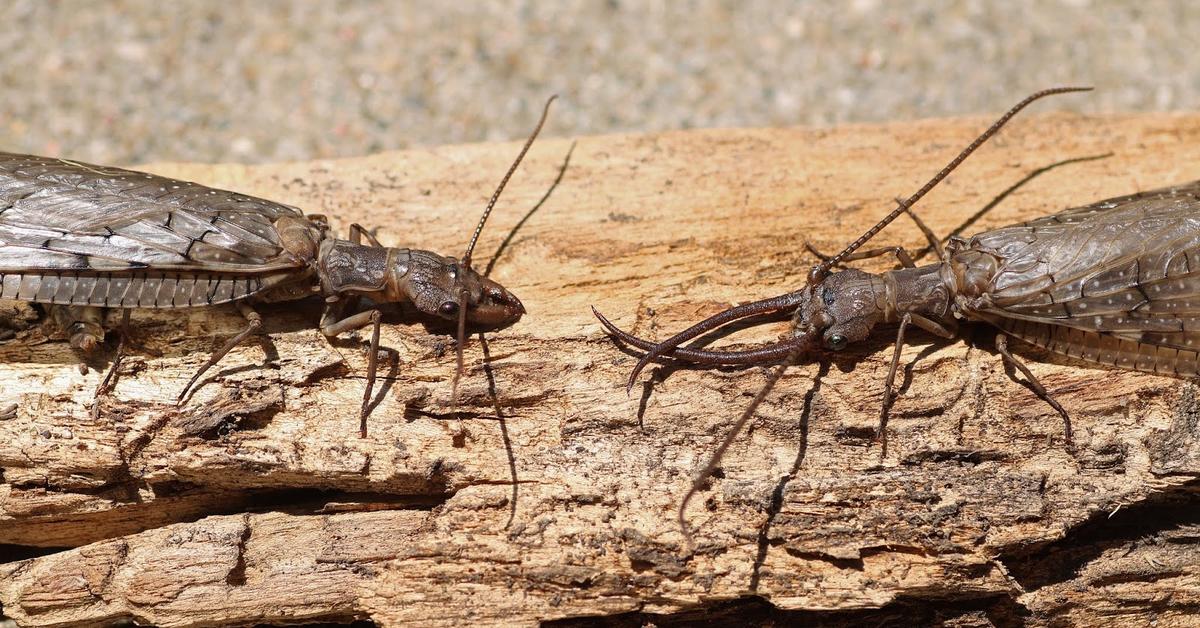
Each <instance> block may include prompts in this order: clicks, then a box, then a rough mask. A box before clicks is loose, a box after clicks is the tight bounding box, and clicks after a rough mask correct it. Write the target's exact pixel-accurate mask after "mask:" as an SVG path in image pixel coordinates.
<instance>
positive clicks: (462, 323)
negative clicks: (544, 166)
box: [450, 94, 558, 406]
mask: <svg viewBox="0 0 1200 628" xmlns="http://www.w3.org/2000/svg"><path fill="white" fill-rule="evenodd" d="M556 98H558V94H554V95H553V96H551V97H550V98H547V99H546V104H545V106H543V107H542V117H541V118H538V123H537V126H536V127H534V128H533V133H532V134H530V135H529V139H527V140H525V145H524V146H522V147H521V152H520V153H518V154H517V159H516V160H515V161H513V164H512V165H511V166H509V168H508V172H506V173H504V178H503V179H500V185H498V186H497V187H496V191H495V192H493V193H492V200H490V201H488V204H487V207H485V208H484V210H483V215H482V216H480V217H479V224H478V225H475V233H473V234H471V241H470V243H468V244H467V252H466V253H464V254H463V258H462V268H460V269H459V271H458V277H457V279H456V281H457V282H458V284H459V288H458V351H456V362H457V363H456V365H455V369H454V380H453V381H452V382H451V384H450V405H451V406H454V405H456V404H457V403H458V380H459V379H460V378H461V377H462V371H463V345H464V344H466V341H467V335H466V332H467V291H466V289H464V288H463V287H462V278H463V277H464V276H465V274H466V272H467V271H469V270H470V269H471V253H472V252H473V251H474V250H475V243H476V242H478V241H479V234H481V233H483V225H484V224H485V223H486V222H487V219H488V216H490V215H491V213H492V208H493V207H495V206H496V201H498V200H500V193H501V192H503V191H504V186H506V185H508V180H509V179H511V178H512V176H513V173H514V172H516V171H517V166H520V165H521V160H522V159H524V158H525V153H528V152H529V147H530V146H533V140H535V139H537V136H538V133H541V132H542V125H544V124H546V116H548V115H549V114H550V104H551V103H553V102H554V100H555V99H556Z"/></svg>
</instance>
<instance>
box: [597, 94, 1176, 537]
mask: <svg viewBox="0 0 1200 628" xmlns="http://www.w3.org/2000/svg"><path fill="white" fill-rule="evenodd" d="M1090 89H1091V88H1084V87H1061V88H1054V89H1048V90H1044V91H1040V92H1037V93H1035V94H1032V95H1031V96H1029V97H1027V98H1025V99H1024V100H1022V101H1021V102H1020V103H1018V104H1017V105H1016V106H1014V107H1013V108H1012V109H1010V110H1009V111H1008V112H1006V113H1005V114H1004V115H1003V116H1001V117H1000V118H999V119H998V120H996V122H995V123H993V124H992V125H991V126H990V127H989V128H988V129H987V130H986V131H984V133H983V134H981V135H980V136H979V137H978V138H976V139H975V141H974V142H972V143H971V144H970V145H969V146H967V148H965V149H964V150H963V151H962V152H961V153H959V155H958V156H957V157H955V158H954V159H953V160H951V161H950V163H949V164H947V166H946V167H945V168H943V169H942V170H941V171H940V172H938V173H937V175H935V176H934V177H933V178H932V179H931V180H930V181H929V182H928V183H926V184H925V185H924V186H923V187H921V188H920V189H919V190H918V191H917V192H916V193H914V194H913V195H912V196H910V197H909V198H907V199H904V200H899V201H898V205H897V207H896V208H895V209H893V210H892V211H891V212H890V213H889V214H888V215H887V216H886V217H884V219H883V220H881V221H879V222H878V223H877V224H876V225H875V226H873V227H871V228H870V229H869V230H867V231H866V232H865V233H864V234H863V235H862V236H860V237H859V238H858V239H856V240H854V241H853V242H852V243H851V244H850V245H849V246H847V247H846V248H845V249H843V250H842V251H841V252H840V253H838V254H837V255H834V256H830V257H825V258H824V261H822V262H821V263H820V264H819V265H817V266H815V267H813V268H812V270H811V271H810V272H809V274H808V281H807V282H806V285H805V286H804V287H802V288H800V289H799V290H796V291H794V292H789V293H786V294H783V295H779V296H776V297H772V298H769V299H763V300H760V301H754V302H752V303H746V304H743V305H739V306H736V307H732V308H729V309H727V310H725V311H723V312H720V313H718V314H715V315H713V316H711V317H709V318H708V319H705V320H704V321H701V322H700V323H697V324H695V325H693V326H692V327H690V328H688V329H687V330H685V331H683V332H681V333H679V334H677V335H675V336H672V337H670V338H668V339H667V340H664V341H662V342H657V343H656V342H651V341H648V340H645V339H643V338H639V337H637V336H634V335H632V334H629V333H628V332H625V331H623V330H621V329H620V328H618V327H617V326H615V325H614V324H613V323H611V322H610V321H609V320H608V319H607V318H605V317H604V316H603V315H602V314H600V312H599V311H596V310H595V308H593V312H595V314H596V316H597V317H598V318H599V320H600V322H601V323H602V324H603V325H604V327H605V328H606V329H607V330H608V332H609V333H610V334H612V335H613V336H614V337H615V338H616V339H618V340H619V341H621V342H623V343H625V344H627V345H629V346H632V347H636V348H638V349H641V350H643V351H645V354H644V355H642V356H641V359H640V360H639V361H638V363H637V366H636V367H634V369H633V372H632V374H631V375H630V377H629V380H628V387H632V385H633V383H634V382H635V381H636V379H637V376H638V374H639V373H640V372H641V370H642V369H643V368H644V367H645V366H646V365H648V364H649V363H651V362H656V361H673V362H682V363H694V364H707V365H713V364H732V365H739V364H740V365H758V364H778V367H777V368H776V369H775V370H774V371H772V372H771V374H770V375H769V376H768V378H767V382H766V384H765V385H764V386H763V388H762V389H760V390H759V392H758V393H757V394H756V395H755V397H754V398H753V400H752V401H751V403H750V405H749V406H748V407H747V408H746V409H745V411H744V412H743V413H742V415H741V416H740V417H739V419H738V420H737V421H736V422H735V423H734V426H733V427H732V428H731V429H730V432H729V434H728V435H727V436H726V438H725V439H724V440H723V441H722V443H721V444H720V445H719V446H718V447H717V449H716V450H715V451H714V453H713V455H712V456H711V457H710V458H709V460H708V462H707V464H706V465H705V467H704V468H703V469H702V470H701V471H700V473H699V474H697V475H696V476H695V478H694V479H693V482H692V485H691V488H690V489H689V491H688V492H687V494H686V496H685V497H684V499H683V501H682V503H681V504H680V509H679V521H680V525H681V527H682V529H683V530H684V531H685V533H686V531H687V526H686V522H685V521H684V518H683V513H684V509H685V508H686V506H687V503H688V500H690V499H691V497H693V496H694V495H695V493H696V492H697V491H699V490H700V489H701V488H702V486H703V483H704V482H705V480H707V478H708V476H709V475H710V474H711V473H712V472H713V471H714V470H715V469H716V467H717V465H718V464H719V462H720V459H721V456H722V455H723V454H724V452H725V451H726V449H728V447H729V446H730V444H731V443H732V442H733V440H734V438H735V437H736V435H737V434H738V432H740V430H741V429H742V428H743V427H744V426H745V424H746V423H747V422H748V421H749V420H750V418H751V417H752V416H753V415H754V413H755V411H756V410H757V408H758V406H759V405H760V404H761V403H762V401H763V399H764V398H765V396H766V395H767V394H768V393H769V392H770V390H771V388H772V387H773V386H774V385H775V384H776V383H777V382H778V381H779V379H780V378H781V377H782V376H783V373H784V371H785V370H786V369H787V368H788V366H790V365H791V364H794V363H796V362H797V361H798V360H799V359H801V358H802V357H804V356H806V355H809V354H812V353H816V352H819V351H820V350H822V349H825V350H830V351H839V350H841V349H844V348H845V347H847V346H848V345H850V344H851V343H855V342H860V341H863V340H865V339H867V337H868V336H869V335H870V334H871V332H872V330H873V329H874V328H875V326H876V325H879V324H882V323H890V324H896V325H897V326H898V329H897V332H896V340H895V346H894V349H893V352H892V357H891V361H890V366H889V369H888V372H887V376H886V378H885V381H884V393H883V403H882V406H881V408H880V413H879V432H878V438H879V440H880V443H881V453H882V454H883V455H886V447H887V418H888V412H889V409H890V407H891V405H892V402H893V398H894V392H893V384H894V381H895V377H896V371H897V368H898V365H899V363H900V352H901V349H902V347H903V345H904V338H905V333H906V332H907V330H908V328H909V327H910V326H916V327H918V328H920V329H923V330H925V331H927V332H929V333H931V334H933V335H935V336H939V337H943V338H954V337H956V335H957V332H958V328H959V324H960V323H961V322H962V321H978V322H984V323H988V324H990V325H992V326H994V327H996V328H997V330H998V331H997V336H996V349H997V351H998V353H1000V355H1001V356H1002V358H1003V360H1004V361H1005V362H1006V363H1008V364H1010V365H1011V366H1013V367H1014V368H1015V369H1017V370H1018V371H1020V372H1021V374H1022V375H1024V376H1025V378H1026V379H1027V381H1028V383H1029V385H1030V387H1031V388H1033V390H1034V392H1036V393H1037V394H1038V396H1039V397H1041V398H1042V399H1044V400H1045V401H1046V402H1047V403H1049V404H1050V405H1051V406H1052V407H1053V408H1054V410H1055V411H1057V412H1058V413H1059V414H1060V415H1061V416H1062V418H1063V423H1064V434H1065V440H1066V442H1067V444H1068V446H1071V443H1072V432H1071V423H1070V417H1069V416H1068V414H1067V412H1066V411H1065V410H1064V409H1063V407H1062V406H1061V405H1060V404H1059V403H1058V402H1057V401H1055V400H1054V398H1053V397H1051V396H1050V395H1049V394H1048V393H1047V391H1046V389H1045V387H1044V386H1042V384H1041V383H1040V382H1039V381H1038V380H1037V378H1036V377H1034V375H1033V373H1031V372H1030V371H1029V369H1028V368H1027V367H1026V366H1025V365H1024V364H1023V363H1022V362H1021V361H1019V360H1018V359H1017V358H1016V357H1015V356H1013V355H1012V354H1011V353H1010V352H1009V349H1008V343H1007V339H1008V337H1009V336H1012V337H1014V338H1019V339H1021V340H1024V341H1025V342H1028V343H1030V344H1032V345H1035V346H1038V347H1042V348H1044V349H1047V350H1050V351H1053V352H1056V353H1060V354H1064V355H1067V356H1069V357H1072V358H1077V359H1081V360H1085V361H1089V362H1093V363H1098V364H1102V365H1106V366H1113V367H1118V368H1124V369H1130V370H1137V371H1143V372H1149V373H1158V374H1165V375H1172V376H1176V377H1195V376H1197V375H1198V372H1200V181H1197V182H1193V183H1189V184H1186V185H1182V186H1177V187H1170V188H1163V189H1158V190H1152V191H1147V192H1139V193H1136V194H1130V195H1128V196H1121V197H1118V198H1112V199H1108V200H1103V201H1099V202H1096V203H1093V204H1090V205H1085V206H1082V207H1077V208H1073V209H1068V210H1065V211H1062V212H1060V213H1057V214H1054V215H1051V216H1046V217H1043V218H1039V219H1036V220H1032V221H1029V222H1025V223H1021V224H1016V225H1011V226H1007V227H1001V228H998V229H993V230H991V231H987V232H984V233H981V234H978V235H975V236H973V237H971V238H961V237H957V236H956V237H953V238H951V239H950V240H949V242H948V244H947V245H946V246H945V247H944V248H943V247H942V245H941V240H940V239H938V238H937V237H936V236H934V235H933V234H932V232H931V231H930V230H929V229H928V228H927V227H925V226H924V224H923V223H922V222H921V221H920V219H919V218H918V217H917V216H916V215H915V214H913V213H912V212H911V211H910V209H911V207H912V206H913V204H914V203H916V202H917V201H918V200H919V199H920V198H921V197H923V196H924V195H925V194H926V193H927V192H929V191H930V190H931V189H933V187H934V186H935V185H937V184H938V183H939V182H940V181H941V180H942V179H943V178H945V177H946V175H948V174H949V173H950V172H951V171H952V170H954V169H955V168H956V167H957V166H958V165H959V164H960V163H961V162H962V161H963V160H964V159H966V158H967V156H968V155H970V154H971V153H972V152H973V151H975V149H977V148H978V147H979V146H980V145H981V144H983V143H984V142H985V141H987V140H988V138H990V137H991V136H992V135H994V134H995V133H996V132H997V131H999V130H1000V128H1001V127H1002V126H1004V124H1005V123H1006V122H1008V121H1009V119H1011V118H1012V117H1013V116H1014V115H1016V114H1017V112H1019V111H1020V110H1021V109H1023V108H1025V107H1026V106H1027V105H1029V104H1030V103H1032V102H1034V101H1035V100H1038V99H1040V98H1043V97H1045V96H1049V95H1052V94H1061V93H1066V92H1078V91H1087V90H1090ZM904 213H908V214H910V215H911V216H912V218H913V219H914V220H915V221H916V222H917V224H918V226H919V227H920V228H921V230H922V231H923V232H924V233H925V235H926V237H927V238H928V239H929V241H930V246H931V247H932V249H933V250H934V251H936V252H937V254H938V257H939V258H940V260H939V261H938V262H936V263H933V264H929V265H925V266H917V265H916V264H915V263H914V262H913V259H912V256H910V255H909V254H908V252H907V251H905V249H904V248H903V247H898V246H893V247H885V248H879V249H873V250H868V251H861V252H859V251H857V250H858V249H859V248H860V247H861V246H862V245H863V244H865V243H866V242H867V241H869V240H871V238H873V237H874V236H875V235H876V234H878V233H879V231H880V230H882V229H883V228H884V227H886V226H887V225H888V224H889V223H891V222H892V221H893V220H895V219H896V218H898V217H899V216H900V215H901V214H904ZM881 255H894V256H895V257H896V259H897V260H898V261H899V263H900V266H901V268H899V269H898V270H892V271H887V272H883V273H879V274H873V273H867V272H863V271H860V270H855V269H846V270H840V271H837V272H831V271H832V269H833V268H834V266H836V265H838V264H840V263H841V262H845V261H850V260H854V259H864V258H869V257H877V256H881ZM768 313H788V314H791V318H792V326H791V329H790V330H789V332H788V334H787V335H786V336H785V337H784V338H782V339H781V340H780V341H779V342H777V343H775V344H771V345H768V346H764V347H759V348H755V349H749V350H742V351H712V350H705V349H702V348H696V347H682V346H681V345H682V344H683V343H685V342H688V341H689V340H692V339H695V338H697V337H699V336H701V335H702V334H705V333H707V332H710V331H712V330H715V329H717V328H720V327H722V326H724V325H726V324H728V323H731V322H733V321H737V320H740V319H744V318H747V317H751V316H759V315H763V314H768Z"/></svg>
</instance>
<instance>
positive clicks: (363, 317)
mask: <svg viewBox="0 0 1200 628" xmlns="http://www.w3.org/2000/svg"><path fill="white" fill-rule="evenodd" d="M321 318H322V320H321V333H323V334H325V336H326V337H327V338H333V337H335V336H339V335H341V334H344V333H346V332H348V331H351V330H354V329H360V328H363V327H366V326H367V325H373V326H374V329H373V330H372V332H371V354H370V357H368V358H367V388H366V390H364V391H363V401H362V410H361V411H360V412H359V417H358V418H359V427H358V434H359V436H360V437H362V438H366V437H367V410H368V409H369V408H370V405H371V392H372V391H373V390H374V389H375V372H376V370H378V368H379V326H380V322H381V321H382V320H383V314H382V313H381V312H380V311H379V310H367V311H365V312H359V313H357V314H354V315H352V316H348V317H346V318H343V319H341V320H336V321H335V320H333V319H334V318H336V313H335V312H334V311H333V310H329V311H326V314H325V316H323V317H321Z"/></svg>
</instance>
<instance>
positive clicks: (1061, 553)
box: [999, 480, 1200, 591]
mask: <svg viewBox="0 0 1200 628" xmlns="http://www.w3.org/2000/svg"><path fill="white" fill-rule="evenodd" d="M1187 525H1200V480H1195V481H1192V482H1189V483H1188V484H1186V485H1182V486H1179V487H1176V488H1175V489H1174V490H1171V491H1168V492H1163V493H1158V494H1155V495H1152V496H1150V497H1149V498H1147V499H1146V500H1145V501H1142V502H1140V503H1138V504H1133V505H1130V506H1126V507H1123V508H1121V509H1119V510H1117V511H1116V512H1109V511H1102V512H1097V513H1095V514H1094V515H1092V517H1091V518H1089V519H1088V520H1087V521H1085V522H1083V523H1081V524H1080V525H1078V526H1076V527H1075V528H1074V529H1073V530H1071V531H1070V532H1068V533H1067V534H1066V536H1065V537H1064V538H1063V539H1061V540H1059V541H1056V542H1053V543H1041V544H1035V545H1028V546H1024V547H1019V548H1014V549H1012V550H1010V551H1008V552H1005V553H1003V554H1001V555H1000V556H999V560H1000V562H1002V563H1003V564H1004V566H1005V567H1006V568H1007V569H1008V571H1009V573H1010V574H1011V575H1012V577H1013V578H1014V579H1016V580H1017V582H1019V583H1020V584H1021V586H1022V587H1023V588H1024V589H1025V590H1026V591H1035V590H1037V589H1040V588H1042V587H1044V586H1048V585H1052V584H1057V583H1060V582H1065V581H1067V580H1070V579H1072V578H1074V577H1075V576H1076V575H1077V574H1078V572H1079V570H1080V569H1082V568H1083V567H1084V566H1086V565H1087V564H1088V563H1090V562H1091V561H1093V560H1095V559H1097V558H1099V557H1100V556H1101V555H1102V554H1103V553H1104V552H1105V551H1106V550H1109V549H1113V548H1117V547H1125V546H1128V547H1131V548H1132V547H1134V546H1136V545H1138V544H1151V543H1153V542H1154V540H1153V537H1154V536H1155V535H1157V534H1160V533H1163V532H1168V531H1171V530H1174V529H1176V528H1179V527H1182V526H1187Z"/></svg>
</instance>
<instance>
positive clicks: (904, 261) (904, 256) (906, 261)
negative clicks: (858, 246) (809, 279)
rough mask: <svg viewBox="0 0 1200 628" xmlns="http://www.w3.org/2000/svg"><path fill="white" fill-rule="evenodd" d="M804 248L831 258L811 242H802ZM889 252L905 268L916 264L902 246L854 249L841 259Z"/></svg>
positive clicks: (854, 258) (853, 259)
mask: <svg viewBox="0 0 1200 628" xmlns="http://www.w3.org/2000/svg"><path fill="white" fill-rule="evenodd" d="M804 248H806V249H808V252H809V253H812V254H813V255H816V256H817V257H818V258H820V259H821V260H823V261H829V260H831V259H833V256H832V255H826V254H824V253H822V252H820V251H818V250H817V249H816V247H814V246H813V245H812V244H810V243H808V242H805V243H804ZM889 253H890V254H892V255H895V256H896V260H898V261H899V262H900V265H901V266H903V267H905V268H916V266H917V265H916V263H914V262H913V258H912V256H911V255H909V254H908V251H907V250H905V249H904V247H902V246H884V247H880V248H878V249H867V250H865V251H855V252H853V253H851V254H849V255H844V256H842V259H841V261H843V262H852V261H855V260H860V259H871V258H873V257H882V256H884V255H887V254H889Z"/></svg>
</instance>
